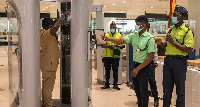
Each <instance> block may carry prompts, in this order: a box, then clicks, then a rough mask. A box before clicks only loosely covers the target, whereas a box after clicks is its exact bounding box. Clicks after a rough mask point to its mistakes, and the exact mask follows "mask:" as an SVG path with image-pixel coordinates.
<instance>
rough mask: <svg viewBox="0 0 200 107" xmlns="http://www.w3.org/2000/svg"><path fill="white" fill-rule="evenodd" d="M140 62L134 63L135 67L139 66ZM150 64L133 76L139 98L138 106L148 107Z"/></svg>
mask: <svg viewBox="0 0 200 107" xmlns="http://www.w3.org/2000/svg"><path fill="white" fill-rule="evenodd" d="M139 65H140V64H137V63H134V67H133V69H135V68H137V67H138V66H139ZM149 70H150V65H147V66H146V67H144V68H143V69H141V70H140V71H139V72H138V74H137V76H136V77H133V78H132V79H133V85H134V89H135V93H136V96H137V99H138V107H148V101H149V94H148V81H149Z"/></svg>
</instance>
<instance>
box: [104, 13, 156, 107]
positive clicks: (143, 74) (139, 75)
mask: <svg viewBox="0 0 200 107" xmlns="http://www.w3.org/2000/svg"><path fill="white" fill-rule="evenodd" d="M135 21H136V26H135V32H133V33H132V34H130V35H128V36H126V37H124V38H121V39H114V38H110V37H105V36H102V39H103V40H105V41H111V42H113V43H115V44H125V43H131V44H132V46H133V61H134V67H133V71H132V73H131V75H132V77H133V78H132V79H133V84H134V89H135V92H136V96H137V99H138V107H148V97H149V96H148V80H149V75H148V72H149V70H150V69H151V67H150V64H149V63H150V62H151V61H152V60H153V58H154V52H155V39H154V36H152V35H151V34H150V33H148V32H147V31H146V28H147V24H148V18H147V17H146V16H145V15H141V16H138V17H137V18H136V20H135Z"/></svg>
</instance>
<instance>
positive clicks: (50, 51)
mask: <svg viewBox="0 0 200 107" xmlns="http://www.w3.org/2000/svg"><path fill="white" fill-rule="evenodd" d="M59 58H60V50H59V47H58V43H57V40H56V38H55V37H54V36H52V35H51V33H50V29H48V30H44V29H43V30H41V31H40V69H41V70H42V71H57V68H58V64H59Z"/></svg>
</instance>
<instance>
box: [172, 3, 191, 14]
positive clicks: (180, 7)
mask: <svg viewBox="0 0 200 107" xmlns="http://www.w3.org/2000/svg"><path fill="white" fill-rule="evenodd" d="M174 11H176V12H180V13H182V14H183V15H185V14H187V13H188V11H187V10H186V9H185V8H184V7H182V6H180V5H176V7H175V9H174Z"/></svg>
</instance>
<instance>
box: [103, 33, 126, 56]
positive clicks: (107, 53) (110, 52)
mask: <svg viewBox="0 0 200 107" xmlns="http://www.w3.org/2000/svg"><path fill="white" fill-rule="evenodd" d="M105 36H106V37H110V38H116V39H120V38H122V35H121V34H120V33H118V32H117V31H116V32H115V33H114V35H112V33H111V32H108V33H106V34H105ZM106 45H117V44H114V43H112V42H111V41H107V42H106ZM113 56H114V55H113V49H110V48H104V54H103V57H111V58H113Z"/></svg>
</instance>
